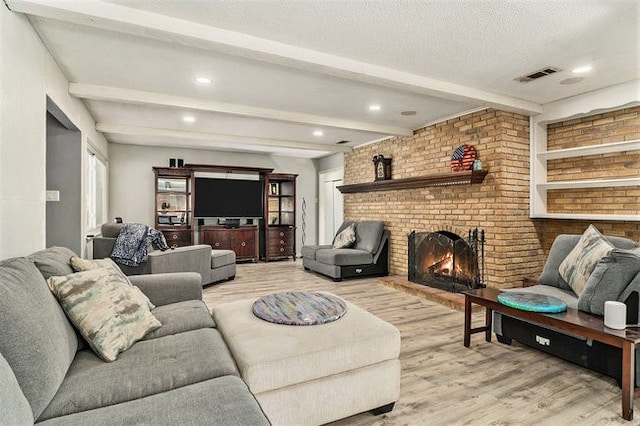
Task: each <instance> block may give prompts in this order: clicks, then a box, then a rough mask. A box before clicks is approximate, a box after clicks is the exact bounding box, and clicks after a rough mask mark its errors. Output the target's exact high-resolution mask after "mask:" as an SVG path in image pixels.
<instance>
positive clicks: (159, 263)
mask: <svg viewBox="0 0 640 426" xmlns="http://www.w3.org/2000/svg"><path fill="white" fill-rule="evenodd" d="M148 262H149V273H151V274H165V273H169V272H197V273H199V274H200V277H201V282H200V285H202V284H206V283H209V282H210V280H209V278H210V277H211V246H210V245H207V244H198V245H195V246H186V247H176V248H174V249H170V250H165V251H160V250H154V251H152V252H150V253H149V260H148Z"/></svg>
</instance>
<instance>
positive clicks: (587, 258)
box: [558, 225, 613, 296]
mask: <svg viewBox="0 0 640 426" xmlns="http://www.w3.org/2000/svg"><path fill="white" fill-rule="evenodd" d="M612 249H613V246H612V245H611V243H609V241H607V240H606V238H604V236H603V235H602V234H601V233H600V231H598V229H597V228H596V227H595V226H593V225H589V227H588V228H587V230H586V231H584V234H582V237H581V238H580V240H579V241H578V244H576V246H575V247H574V248H573V250H571V252H570V253H569V254H568V255H567V257H566V258H565V259H564V260H563V261H562V263H561V264H560V267H559V268H558V272H559V273H560V276H561V277H562V278H563V279H564V280H565V281H566V282H567V284H569V286H570V287H571V288H572V289H573V291H574V293H575V294H577V295H578V296H580V295H581V294H582V292H583V291H584V288H585V285H586V283H587V281H588V280H589V276H590V275H591V273H592V272H593V270H594V269H595V267H596V265H597V263H598V262H599V261H600V259H602V258H603V257H605V256H606V255H608V254H609V252H610V251H611V250H612Z"/></svg>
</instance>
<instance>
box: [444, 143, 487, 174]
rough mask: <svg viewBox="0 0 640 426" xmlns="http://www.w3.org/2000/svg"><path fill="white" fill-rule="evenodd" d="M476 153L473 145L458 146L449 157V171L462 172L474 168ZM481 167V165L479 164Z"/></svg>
mask: <svg viewBox="0 0 640 426" xmlns="http://www.w3.org/2000/svg"><path fill="white" fill-rule="evenodd" d="M477 156H478V153H477V151H476V149H475V148H474V147H473V145H466V144H465V145H460V146H459V147H458V148H456V150H455V151H454V152H453V155H452V156H451V171H452V172H464V171H466V170H471V169H472V168H473V167H474V162H475V160H476V157H477ZM480 166H481V167H482V163H481V164H480Z"/></svg>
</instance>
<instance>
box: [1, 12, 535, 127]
mask: <svg viewBox="0 0 640 426" xmlns="http://www.w3.org/2000/svg"><path fill="white" fill-rule="evenodd" d="M5 2H6V4H7V5H8V6H9V8H10V9H11V10H13V11H15V12H21V13H26V14H30V15H35V16H40V17H44V18H51V19H57V20H61V21H65V22H72V23H76V24H81V25H86V26H90V27H95V28H102V29H106V30H110V31H116V32H120V33H125V34H132V35H136V36H140V37H145V38H152V39H156V40H162V41H165V42H173V43H180V44H182V45H185V46H190V47H196V48H200V49H205V50H209V51H217V52H221V53H224V54H229V55H235V56H241V57H245V58H250V59H253V60H257V61H263V62H269V63H274V64H279V65H284V66H288V67H293V68H298V69H304V70H307V71H311V72H316V73H321V74H325V75H331V76H335V77H339V78H344V79H349V80H354V81H359V82H363V83H368V84H374V85H378V86H382V87H389V88H393V89H399V90H403V91H406V92H410V93H418V94H423V95H428V96H435V97H439V98H443V99H448V100H453V101H458V102H466V103H469V104H471V105H473V106H487V107H495V108H500V109H504V110H508V111H513V112H518V113H522V114H526V115H535V114H539V113H542V112H543V109H542V106H541V105H540V104H537V103H534V102H529V101H525V100H522V99H518V98H513V97H510V96H503V95H498V94H495V93H491V92H487V91H484V90H479V89H476V88H473V87H468V86H463V85H460V84H454V83H449V82H446V81H442V80H436V79H433V78H429V77H425V76H422V75H417V74H411V73H407V72H402V71H398V70H394V69H391V68H386V67H382V66H378V65H373V64H368V63H365V62H360V61H355V60H352V59H348V58H345V57H341V56H336V55H331V54H327V53H322V52H319V51H315V50H310V49H305V48H301V47H297V46H293V45H289V44H285V43H279V42H275V41H271V40H267V39H264V38H260V37H255V36H250V35H247V34H242V33H238V32H233V31H228V30H223V29H219V28H214V27H211V26H208V25H203V24H199V23H196V22H190V21H186V20H183V19H178V18H172V17H169V16H165V15H159V14H156V13H151V12H146V11H142V10H137V9H133V8H128V7H124V6H120V5H117V4H112V3H104V2H96V1H83V2H64V1H51V0H5Z"/></svg>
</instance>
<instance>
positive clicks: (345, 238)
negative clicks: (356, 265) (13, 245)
mask: <svg viewBox="0 0 640 426" xmlns="http://www.w3.org/2000/svg"><path fill="white" fill-rule="evenodd" d="M355 242H356V224H355V223H352V224H351V225H349V226H347V227H346V228H344V229H343V230H342V231H340V232H339V233H338V234H336V237H335V238H334V239H333V248H336V249H341V248H348V247H351V246H352V245H353V244H354V243H355Z"/></svg>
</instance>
